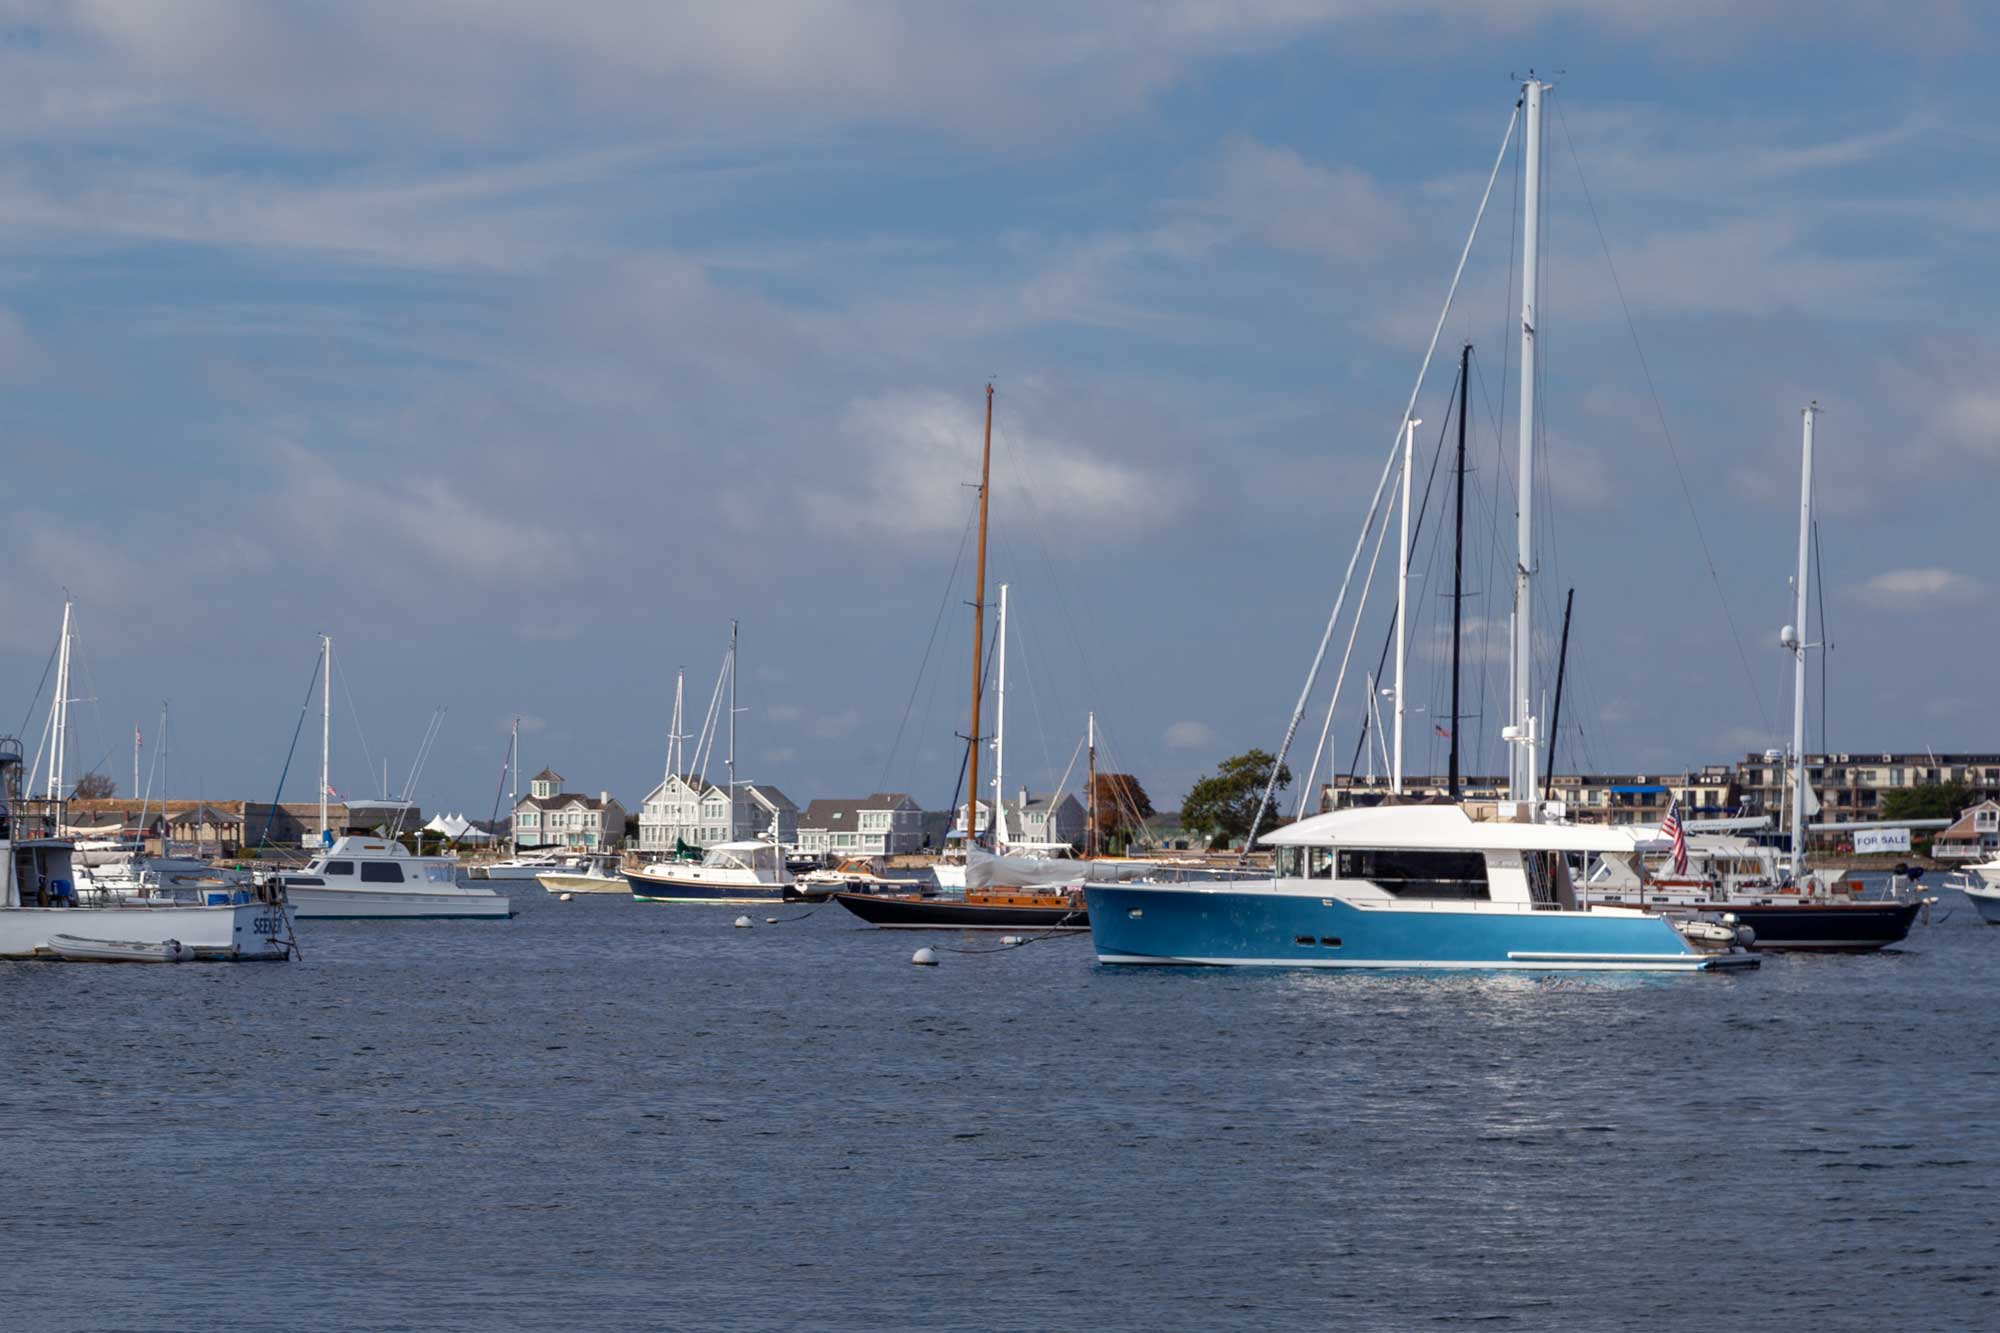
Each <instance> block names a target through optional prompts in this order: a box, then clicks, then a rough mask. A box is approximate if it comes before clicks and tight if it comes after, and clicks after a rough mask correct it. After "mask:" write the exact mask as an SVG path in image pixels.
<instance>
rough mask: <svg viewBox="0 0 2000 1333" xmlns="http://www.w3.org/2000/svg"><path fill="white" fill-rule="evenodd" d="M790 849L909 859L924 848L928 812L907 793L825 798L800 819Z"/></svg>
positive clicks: (809, 805)
mask: <svg viewBox="0 0 2000 1333" xmlns="http://www.w3.org/2000/svg"><path fill="white" fill-rule="evenodd" d="M797 827H798V836H797V837H796V838H795V839H794V840H793V841H792V842H791V843H789V844H788V845H790V846H791V847H793V849H794V850H796V851H798V852H800V853H802V854H804V855H807V856H835V857H847V856H905V855H908V854H909V853H911V852H917V851H922V850H923V847H924V811H923V807H922V806H920V805H918V804H917V802H916V800H915V799H914V798H913V797H911V796H910V795H909V794H908V793H906V792H899V791H889V792H882V791H878V792H875V793H873V794H871V795H868V796H864V797H859V798H849V797H821V798H820V799H818V800H815V801H810V802H808V803H807V805H806V808H805V813H804V814H802V815H800V816H799V817H798V826H797Z"/></svg>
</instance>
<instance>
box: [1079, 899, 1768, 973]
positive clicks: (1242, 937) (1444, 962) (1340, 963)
mask: <svg viewBox="0 0 2000 1333" xmlns="http://www.w3.org/2000/svg"><path fill="white" fill-rule="evenodd" d="M1084 895H1085V897H1086V899H1087V900H1088V902H1089V907H1090V931H1091V941H1092V943H1093V944H1094V945H1095V947H1096V949H1097V958H1098V961H1099V962H1101V963H1114V964H1158V965H1169V966H1172V965H1181V966H1188V965H1197V966H1234V967H1323V968H1381V969H1476V970H1487V969H1501V970H1509V971H1535V972H1549V971H1563V972H1568V971H1590V972H1606V971H1610V972H1702V971H1710V970H1715V969H1716V968H1718V967H1731V966H1737V967H1740V966H1745V965H1754V962H1755V960H1754V959H1753V958H1751V957H1749V956H1748V955H1743V954H1729V955H1724V954H1713V953H1700V952H1697V951H1695V950H1694V949H1693V948H1691V947H1690V946H1689V945H1688V944H1687V942H1686V941H1685V940H1683V939H1682V938H1681V937H1680V935H1679V933H1678V932H1677V931H1675V930H1674V928H1673V926H1672V925H1670V924H1669V923H1668V922H1667V921H1666V920H1665V919H1664V918H1662V917H1657V916H1647V915H1645V914H1643V913H1638V912H1613V911H1605V910H1599V911H1588V912H1582V911H1576V912H1536V911H1518V910H1509V909H1506V908H1502V907H1497V906H1494V907H1487V908H1484V909H1483V910H1428V909H1419V908H1414V907H1413V908H1401V907H1390V908H1372V907H1371V908H1366V909H1364V908H1359V907H1355V906H1353V905H1351V904H1349V903H1347V902H1344V901H1342V900H1341V899H1338V898H1320V897H1312V896H1308V895H1305V894H1291V893H1281V892H1274V891H1270V890H1251V891H1245V890H1243V889H1240V888H1234V889H1225V888H1199V887H1192V888H1182V887H1178V886H1164V885H1105V886H1101V887H1100V886H1097V885H1087V886H1086V887H1085V889H1084Z"/></svg>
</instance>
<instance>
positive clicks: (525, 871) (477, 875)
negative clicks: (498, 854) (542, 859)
mask: <svg viewBox="0 0 2000 1333" xmlns="http://www.w3.org/2000/svg"><path fill="white" fill-rule="evenodd" d="M550 869H551V867H549V866H547V865H538V866H519V865H493V866H474V867H472V868H471V869H470V870H468V871H466V872H465V874H466V878H467V879H511V880H527V879H540V878H541V877H542V876H543V875H545V874H547V873H548V871H549V870H550Z"/></svg>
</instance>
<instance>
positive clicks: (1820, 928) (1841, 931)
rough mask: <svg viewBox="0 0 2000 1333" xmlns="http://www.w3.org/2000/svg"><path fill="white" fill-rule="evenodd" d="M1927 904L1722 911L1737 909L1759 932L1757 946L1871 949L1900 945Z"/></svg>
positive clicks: (1739, 918) (1804, 905) (1788, 906)
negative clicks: (1919, 912) (1918, 913)
mask: <svg viewBox="0 0 2000 1333" xmlns="http://www.w3.org/2000/svg"><path fill="white" fill-rule="evenodd" d="M1922 907H1923V904H1922V903H1921V902H1907V903H1896V902H1878V903H1798V904H1790V903H1783V904H1774V905H1772V906H1769V907H1727V908H1722V909H1720V910H1723V911H1728V912H1733V913H1735V914H1736V919H1737V921H1739V922H1741V923H1742V924H1743V925H1746V926H1748V927H1750V929H1752V930H1754V931H1756V932H1757V939H1756V941H1755V942H1754V943H1753V944H1752V945H1751V946H1750V947H1751V948H1753V949H1759V950H1776V949H1822V950H1825V951H1827V952H1829V953H1838V952H1847V953H1866V952H1868V951H1869V950H1872V949H1880V948H1883V947H1885V946H1887V945H1891V944H1901V943H1902V942H1903V938H1904V936H1906V935H1908V934H1909V933H1910V927H1911V926H1912V925H1914V924H1915V923H1916V919H1917V912H1918V911H1919V909H1921V908H1922Z"/></svg>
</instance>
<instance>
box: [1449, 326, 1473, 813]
mask: <svg viewBox="0 0 2000 1333" xmlns="http://www.w3.org/2000/svg"><path fill="white" fill-rule="evenodd" d="M1471 365H1472V344H1471V343H1467V344H1466V345H1465V346H1464V347H1462V348H1461V349H1459V353H1458V518H1457V526H1456V528H1455V534H1456V535H1455V536H1454V538H1453V541H1452V546H1451V778H1450V787H1449V790H1450V793H1451V799H1452V800H1453V801H1457V800H1458V798H1459V775H1458V659H1459V637H1460V632H1461V630H1462V628H1463V624H1464V614H1463V612H1464V609H1465V586H1464V585H1465V395H1466V371H1467V370H1468V369H1469V368H1470V367H1471Z"/></svg>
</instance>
